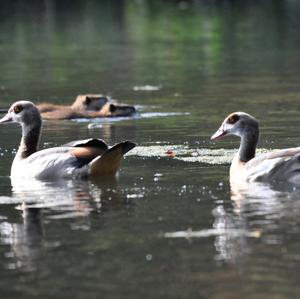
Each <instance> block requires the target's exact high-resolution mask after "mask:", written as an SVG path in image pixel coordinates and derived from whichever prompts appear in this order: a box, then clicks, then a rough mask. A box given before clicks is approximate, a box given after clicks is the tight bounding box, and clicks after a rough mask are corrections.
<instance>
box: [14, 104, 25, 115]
mask: <svg viewBox="0 0 300 299" xmlns="http://www.w3.org/2000/svg"><path fill="white" fill-rule="evenodd" d="M22 110H23V107H22V106H21V105H16V106H15V107H14V113H16V114H18V113H20V112H21V111H22Z"/></svg>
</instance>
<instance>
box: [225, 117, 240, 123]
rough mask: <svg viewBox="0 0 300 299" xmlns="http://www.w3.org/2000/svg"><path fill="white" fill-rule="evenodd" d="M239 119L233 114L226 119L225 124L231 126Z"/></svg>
mask: <svg viewBox="0 0 300 299" xmlns="http://www.w3.org/2000/svg"><path fill="white" fill-rule="evenodd" d="M239 119H240V118H239V116H238V115H237V114H233V115H231V116H229V117H228V119H227V122H228V123H229V124H231V125H232V124H235V123H236V122H237V121H238V120H239Z"/></svg>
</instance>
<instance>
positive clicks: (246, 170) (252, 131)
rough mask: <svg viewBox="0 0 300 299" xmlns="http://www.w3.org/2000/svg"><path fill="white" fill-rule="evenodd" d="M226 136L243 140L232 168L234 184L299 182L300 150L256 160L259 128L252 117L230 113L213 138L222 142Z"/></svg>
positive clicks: (270, 154)
mask: <svg viewBox="0 0 300 299" xmlns="http://www.w3.org/2000/svg"><path fill="white" fill-rule="evenodd" d="M226 135H236V136H239V137H240V138H241V143H240V148H239V150H238V152H237V154H236V155H235V157H234V158H233V160H232V163H231V167H230V181H231V182H238V181H264V182H274V181H283V182H291V183H297V184H298V183H300V147H296V148H289V149H283V150H276V151H272V152H269V153H266V154H262V155H259V156H258V157H255V150H256V145H257V142H258V137H259V127H258V121H257V120H256V119H255V118H254V117H253V116H251V115H250V114H247V113H244V112H234V113H231V114H230V115H228V116H227V117H226V118H225V120H224V121H223V123H222V125H221V126H220V128H219V129H218V131H217V132H216V133H215V134H214V135H213V136H212V137H211V139H212V140H215V139H220V138H222V137H224V136H226Z"/></svg>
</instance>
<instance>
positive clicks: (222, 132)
mask: <svg viewBox="0 0 300 299" xmlns="http://www.w3.org/2000/svg"><path fill="white" fill-rule="evenodd" d="M226 134H227V131H226V130H225V129H224V126H223V125H222V126H221V127H220V128H219V129H218V131H217V132H216V133H215V134H214V135H212V136H211V137H210V139H211V140H216V139H221V138H222V137H223V136H225V135H226Z"/></svg>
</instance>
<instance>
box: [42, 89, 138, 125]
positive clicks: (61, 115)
mask: <svg viewBox="0 0 300 299" xmlns="http://www.w3.org/2000/svg"><path fill="white" fill-rule="evenodd" d="M37 107H38V109H39V111H40V112H41V115H42V118H43V119H48V120H50V119H76V118H96V117H120V116H132V115H134V114H135V113H136V109H135V107H134V106H130V105H125V104H121V103H118V102H117V101H115V100H112V99H111V98H109V97H107V96H103V95H101V94H84V95H78V96H77V98H76V100H75V101H74V103H73V104H72V105H71V106H65V105H55V104H50V103H41V104H39V105H37Z"/></svg>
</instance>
